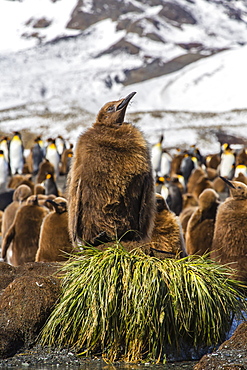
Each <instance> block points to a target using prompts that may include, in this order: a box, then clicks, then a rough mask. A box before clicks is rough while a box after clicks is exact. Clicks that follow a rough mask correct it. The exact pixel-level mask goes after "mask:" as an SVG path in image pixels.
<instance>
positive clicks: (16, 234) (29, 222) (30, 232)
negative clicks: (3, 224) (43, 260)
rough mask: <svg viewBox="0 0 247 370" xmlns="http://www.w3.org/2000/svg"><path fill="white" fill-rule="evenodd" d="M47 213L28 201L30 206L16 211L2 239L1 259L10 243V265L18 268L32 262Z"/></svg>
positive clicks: (35, 202)
mask: <svg viewBox="0 0 247 370" xmlns="http://www.w3.org/2000/svg"><path fill="white" fill-rule="evenodd" d="M48 212H49V211H48V209H47V208H45V207H41V206H39V205H38V204H37V201H32V202H31V201H30V204H26V205H24V206H22V207H21V208H20V209H18V211H17V212H16V216H15V219H14V222H13V223H12V225H11V227H10V228H9V230H8V231H7V233H6V235H5V237H4V239H3V243H2V257H3V259H5V257H6V253H7V250H8V248H9V246H10V243H11V242H12V256H11V257H10V260H9V263H10V264H12V265H13V266H18V265H22V264H24V263H25V262H34V260H35V255H36V252H37V249H38V243H39V233H40V227H41V223H42V221H43V218H44V217H45V216H46V215H47V214H48Z"/></svg>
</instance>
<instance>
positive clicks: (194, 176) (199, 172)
mask: <svg viewBox="0 0 247 370" xmlns="http://www.w3.org/2000/svg"><path fill="white" fill-rule="evenodd" d="M203 175H205V172H204V171H203V169H202V168H201V167H198V168H195V169H194V170H193V171H192V173H191V175H190V177H189V180H188V182H187V193H189V194H191V193H192V191H193V189H194V187H195V185H196V184H197V181H198V180H199V178H200V177H201V176H203Z"/></svg>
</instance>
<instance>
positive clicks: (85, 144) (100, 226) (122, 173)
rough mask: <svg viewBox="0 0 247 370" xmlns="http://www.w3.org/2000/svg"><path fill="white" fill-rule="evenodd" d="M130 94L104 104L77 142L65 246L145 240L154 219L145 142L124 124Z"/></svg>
mask: <svg viewBox="0 0 247 370" xmlns="http://www.w3.org/2000/svg"><path fill="white" fill-rule="evenodd" d="M134 95H135V93H131V94H129V95H128V96H127V97H126V98H125V99H121V100H118V101H113V102H109V103H107V104H105V105H104V106H103V108H101V110H100V111H99V113H98V116H97V119H96V122H95V123H94V124H93V126H92V127H91V128H89V129H88V130H87V131H86V132H85V133H83V134H82V135H81V136H80V137H79V140H78V142H77V145H76V149H75V153H74V157H73V159H72V167H71V170H70V172H69V175H68V186H67V191H68V196H67V197H68V212H69V213H68V215H69V232H70V236H71V240H72V241H73V243H74V244H75V245H76V244H77V243H78V242H81V241H82V242H84V243H89V244H93V245H97V244H98V243H101V242H106V241H108V240H116V239H121V240H122V241H125V240H137V241H146V240H147V241H148V240H150V237H151V234H152V230H153V222H154V217H155V193H154V180H153V176H152V173H153V172H152V167H151V159H150V150H149V146H148V143H147V141H146V140H145V139H144V137H143V134H142V133H141V131H140V130H139V129H137V128H136V127H134V126H133V125H132V124H131V123H127V122H124V116H125V111H126V108H127V106H128V103H129V102H130V100H131V98H132V97H133V96H134Z"/></svg>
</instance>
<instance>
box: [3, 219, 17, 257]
mask: <svg viewBox="0 0 247 370" xmlns="http://www.w3.org/2000/svg"><path fill="white" fill-rule="evenodd" d="M14 236H15V227H14V225H12V226H11V227H10V228H9V230H8V232H7V234H6V235H5V237H4V239H3V243H2V258H3V259H4V260H5V258H6V254H7V250H8V248H9V246H10V243H11V242H12V240H13V239H14Z"/></svg>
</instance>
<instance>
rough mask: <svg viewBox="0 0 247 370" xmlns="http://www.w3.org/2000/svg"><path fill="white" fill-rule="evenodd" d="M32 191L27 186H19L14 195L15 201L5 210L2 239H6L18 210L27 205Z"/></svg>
mask: <svg viewBox="0 0 247 370" xmlns="http://www.w3.org/2000/svg"><path fill="white" fill-rule="evenodd" d="M31 194H32V191H31V189H30V187H29V186H27V185H19V186H18V187H17V188H16V189H15V191H14V194H13V201H12V202H11V203H10V204H9V205H8V206H7V207H6V208H5V210H4V214H3V220H2V238H4V237H5V234H6V233H7V231H8V229H9V228H10V226H11V225H12V223H13V221H14V218H15V215H16V212H17V210H18V209H19V208H20V207H21V206H22V205H23V204H25V201H26V200H27V198H28V197H29V196H30V195H31Z"/></svg>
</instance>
